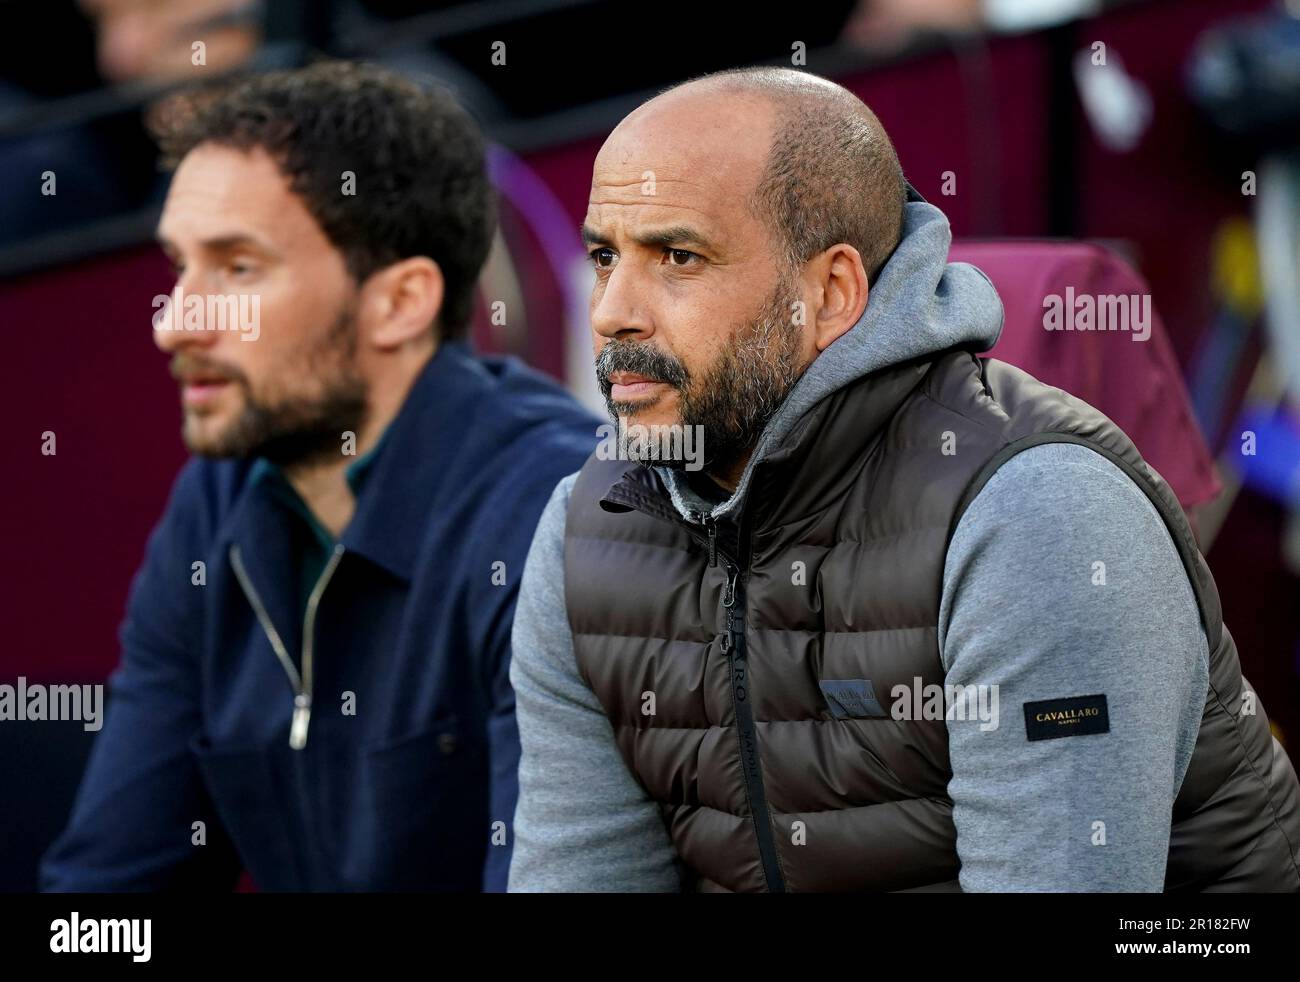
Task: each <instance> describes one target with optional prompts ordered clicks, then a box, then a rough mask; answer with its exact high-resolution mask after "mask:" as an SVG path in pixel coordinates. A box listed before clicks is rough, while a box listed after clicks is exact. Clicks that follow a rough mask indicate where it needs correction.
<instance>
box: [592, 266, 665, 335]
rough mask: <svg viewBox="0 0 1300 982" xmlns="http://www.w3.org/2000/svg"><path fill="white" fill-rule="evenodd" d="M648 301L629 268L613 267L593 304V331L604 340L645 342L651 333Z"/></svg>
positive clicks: (651, 324)
mask: <svg viewBox="0 0 1300 982" xmlns="http://www.w3.org/2000/svg"><path fill="white" fill-rule="evenodd" d="M647 300H648V298H647V297H646V296H645V294H644V291H642V290H641V289H640V287H639V284H638V282H637V279H636V274H635V272H634V271H633V270H632V269H631V268H630V265H629V266H618V267H615V268H614V269H613V270H611V271H610V274H609V276H608V277H607V278H606V280H605V283H604V287H603V288H602V289H601V290H600V293H599V296H597V297H596V298H595V300H594V302H593V303H592V306H591V327H592V330H594V331H595V332H596V333H597V334H599V335H601V336H602V337H606V338H611V339H612V338H621V339H629V340H630V339H635V340H639V341H644V340H645V339H646V338H648V337H650V335H652V334H653V333H654V318H653V317H652V316H651V314H650V306H649V304H648V302H647Z"/></svg>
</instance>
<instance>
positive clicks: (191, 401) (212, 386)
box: [180, 375, 230, 406]
mask: <svg viewBox="0 0 1300 982" xmlns="http://www.w3.org/2000/svg"><path fill="white" fill-rule="evenodd" d="M180 382H181V401H182V402H183V403H185V405H187V406H202V405H206V404H208V403H209V402H211V401H212V400H213V399H215V398H216V397H217V395H218V394H219V393H220V392H221V390H222V389H224V388H225V387H226V386H227V385H229V384H230V379H227V378H220V377H219V376H216V375H190V376H182V378H181V380H180Z"/></svg>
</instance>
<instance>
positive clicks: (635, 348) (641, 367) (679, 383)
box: [596, 341, 691, 399]
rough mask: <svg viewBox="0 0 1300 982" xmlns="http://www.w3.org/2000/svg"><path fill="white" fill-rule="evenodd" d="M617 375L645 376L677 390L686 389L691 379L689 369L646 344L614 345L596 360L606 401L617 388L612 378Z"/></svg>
mask: <svg viewBox="0 0 1300 982" xmlns="http://www.w3.org/2000/svg"><path fill="white" fill-rule="evenodd" d="M614 372H632V373H633V374H636V375H644V376H645V377H646V378H649V379H654V380H655V381H656V382H664V383H666V384H668V385H671V386H672V387H673V388H674V389H684V388H686V384H687V383H688V382H689V381H690V379H691V376H690V373H689V372H687V371H686V366H685V365H683V364H682V363H681V362H680V361H678V360H677V359H676V358H674V357H673V356H672V355H670V354H667V353H666V352H663V351H660V350H659V349H658V348H656V347H655V346H654V345H653V344H650V343H649V342H646V341H610V342H609V343H607V344H606V345H605V347H603V348H601V349H600V354H599V355H598V356H597V358H596V381H597V382H599V383H600V391H601V392H602V393H603V394H604V396H605V398H606V399H608V398H609V393H610V390H611V388H612V386H613V383H612V382H610V380H609V377H610V375H612V374H613V373H614Z"/></svg>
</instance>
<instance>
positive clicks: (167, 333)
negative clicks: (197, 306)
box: [153, 278, 217, 354]
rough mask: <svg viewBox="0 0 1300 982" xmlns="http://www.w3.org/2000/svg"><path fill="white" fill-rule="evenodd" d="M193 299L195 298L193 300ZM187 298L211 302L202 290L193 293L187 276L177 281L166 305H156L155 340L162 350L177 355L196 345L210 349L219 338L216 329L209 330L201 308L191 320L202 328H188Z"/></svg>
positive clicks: (194, 347) (200, 301) (188, 299)
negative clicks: (186, 317) (185, 306)
mask: <svg viewBox="0 0 1300 982" xmlns="http://www.w3.org/2000/svg"><path fill="white" fill-rule="evenodd" d="M191 298H193V299H192V300H191ZM186 301H190V302H192V303H202V304H205V305H206V303H207V298H206V297H205V296H204V295H203V294H202V293H199V292H193V293H192V292H190V289H189V287H188V286H186V285H185V281H184V279H183V278H182V279H180V280H177V281H176V286H174V287H173V288H172V292H171V295H170V296H169V297H168V298H167V301H166V303H165V304H163V305H162V307H160V308H159V307H155V309H154V312H153V343H154V344H155V345H156V346H157V347H158V349H159V350H160V351H164V352H166V353H167V354H175V353H176V352H178V351H187V350H191V349H196V348H210V347H212V345H213V344H215V343H216V341H217V336H216V332H215V331H210V330H206V328H207V327H208V324H207V321H206V318H205V316H204V314H205V313H206V311H201V312H200V314H199V316H198V317H197V318H191V323H195V324H197V326H198V327H199V328H201V329H200V330H188V331H187V330H186V329H185V310H184V304H185V302H186Z"/></svg>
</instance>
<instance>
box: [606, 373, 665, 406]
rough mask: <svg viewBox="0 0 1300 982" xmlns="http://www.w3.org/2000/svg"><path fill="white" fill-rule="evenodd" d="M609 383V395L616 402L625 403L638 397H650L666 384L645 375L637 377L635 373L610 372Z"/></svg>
mask: <svg viewBox="0 0 1300 982" xmlns="http://www.w3.org/2000/svg"><path fill="white" fill-rule="evenodd" d="M609 381H610V388H609V394H610V396H611V397H612V398H613V399H615V400H616V401H618V402H627V401H628V400H629V399H635V398H637V397H638V396H646V395H650V394H652V393H653V392H655V390H656V389H658V388H659V387H660V386H663V385H667V384H668V383H666V382H660V381H659V380H658V379H653V378H650V377H649V376H647V375H638V374H637V373H636V372H610V373H609Z"/></svg>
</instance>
